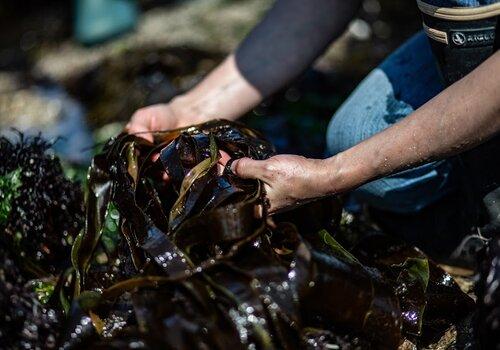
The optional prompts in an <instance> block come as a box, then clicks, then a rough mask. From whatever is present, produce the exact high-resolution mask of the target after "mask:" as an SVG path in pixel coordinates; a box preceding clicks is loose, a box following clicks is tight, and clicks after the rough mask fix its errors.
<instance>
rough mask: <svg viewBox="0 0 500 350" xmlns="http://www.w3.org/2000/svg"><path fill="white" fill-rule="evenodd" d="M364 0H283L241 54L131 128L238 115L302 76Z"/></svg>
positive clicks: (139, 116) (142, 114)
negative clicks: (361, 0)
mask: <svg viewBox="0 0 500 350" xmlns="http://www.w3.org/2000/svg"><path fill="white" fill-rule="evenodd" d="M359 3H360V0H350V1H345V0H307V1H304V0H277V1H276V3H275V4H274V6H273V7H272V8H271V10H270V11H269V12H268V14H267V15H266V17H265V18H264V19H263V20H262V22H261V23H260V24H259V25H258V26H257V27H256V28H255V29H254V30H253V31H252V32H251V33H250V34H249V35H248V36H247V38H246V39H245V40H244V41H243V42H242V44H241V45H240V47H239V48H238V49H237V50H236V52H235V53H233V54H231V55H230V56H229V57H227V58H226V60H225V61H224V62H223V63H222V64H221V65H219V66H218V67H217V68H215V69H214V71H213V72H211V73H210V74H209V75H208V76H207V77H206V78H205V79H204V80H203V81H202V82H200V83H199V84H198V85H197V86H195V87H194V88H193V89H191V90H190V91H188V92H186V93H185V94H183V95H180V96H178V97H176V98H174V99H173V100H172V101H171V102H170V103H167V104H160V105H154V106H150V107H146V108H142V109H140V110H138V111H137V112H136V113H135V114H134V115H133V116H132V118H131V120H130V122H129V123H128V125H127V126H126V130H127V131H128V132H130V133H138V132H146V133H145V134H143V136H144V137H145V138H148V137H149V138H150V136H148V134H147V132H148V131H154V130H166V129H175V128H178V127H182V126H187V125H192V124H197V123H201V122H204V121H207V120H210V119H214V118H218V119H229V120H235V119H237V118H239V117H240V116H241V115H243V114H245V113H246V112H248V111H249V110H251V109H252V108H254V107H255V106H257V105H258V104H259V103H260V102H261V101H262V100H263V99H264V98H266V97H268V96H270V95H271V94H273V93H275V92H276V91H278V90H279V89H281V88H283V87H284V86H286V85H287V84H288V83H290V82H291V81H292V80H293V79H295V78H296V77H297V76H298V75H300V74H301V73H302V72H303V71H304V70H305V69H306V68H307V67H309V66H310V65H311V64H312V62H313V61H314V60H315V59H316V58H317V57H318V56H319V55H320V54H321V53H323V51H324V50H325V48H326V47H327V46H328V45H329V44H330V43H331V42H332V41H333V40H335V39H336V38H337V37H339V36H340V35H341V34H342V32H343V31H344V30H345V28H346V27H347V24H348V23H349V21H350V20H351V19H352V18H353V16H354V14H355V13H356V11H357V8H358V6H359Z"/></svg>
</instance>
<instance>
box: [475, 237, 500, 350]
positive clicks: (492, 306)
mask: <svg viewBox="0 0 500 350" xmlns="http://www.w3.org/2000/svg"><path fill="white" fill-rule="evenodd" d="M479 260H480V261H481V264H480V266H479V269H480V280H479V283H478V284H477V297H478V304H479V315H478V322H477V333H478V335H479V341H480V343H481V346H482V347H483V348H484V349H498V348H499V347H500V334H499V328H500V285H499V281H500V237H499V236H495V237H493V238H492V239H491V240H490V242H489V243H488V245H487V246H486V248H485V249H484V250H483V251H482V252H481V258H480V259H479Z"/></svg>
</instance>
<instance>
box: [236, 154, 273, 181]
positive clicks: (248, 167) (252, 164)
mask: <svg viewBox="0 0 500 350" xmlns="http://www.w3.org/2000/svg"><path fill="white" fill-rule="evenodd" d="M231 170H232V172H233V173H234V174H235V175H237V176H239V177H241V178H243V179H262V178H263V174H264V170H265V161H264V160H254V159H251V158H241V159H237V160H235V161H234V162H233V164H231Z"/></svg>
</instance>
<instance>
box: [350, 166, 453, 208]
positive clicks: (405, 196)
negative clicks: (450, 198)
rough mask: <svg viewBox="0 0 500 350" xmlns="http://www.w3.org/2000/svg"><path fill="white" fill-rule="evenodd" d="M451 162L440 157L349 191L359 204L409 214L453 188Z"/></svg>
mask: <svg viewBox="0 0 500 350" xmlns="http://www.w3.org/2000/svg"><path fill="white" fill-rule="evenodd" d="M452 172H453V165H452V163H451V162H450V161H447V160H443V161H437V162H432V163H427V164H424V165H421V166H419V167H416V168H413V169H409V170H405V171H403V172H400V173H397V174H394V175H392V176H388V177H385V178H382V179H378V180H375V181H373V182H370V183H368V184H366V185H364V186H362V187H360V188H358V189H356V190H355V191H354V192H353V194H354V197H355V198H356V199H357V200H358V201H359V202H362V203H365V204H368V205H370V206H372V207H374V208H378V209H382V210H388V211H392V212H397V213H412V212H416V211H419V210H421V209H422V208H425V207H426V206H428V205H430V204H431V203H433V202H435V201H437V200H439V199H440V198H442V197H444V196H445V195H446V194H448V193H450V192H451V191H452V190H453V189H454V188H455V185H456V184H455V182H454V181H453V178H452Z"/></svg>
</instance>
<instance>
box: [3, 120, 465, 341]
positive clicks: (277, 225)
mask: <svg viewBox="0 0 500 350" xmlns="http://www.w3.org/2000/svg"><path fill="white" fill-rule="evenodd" d="M140 136H141V135H127V134H122V135H119V136H117V137H116V138H114V139H112V140H110V141H109V142H108V143H107V144H106V145H105V146H104V149H103V151H102V152H101V153H100V154H98V155H97V156H95V157H94V159H93V162H92V165H91V167H90V169H89V174H88V183H87V192H86V214H85V215H86V217H85V227H84V229H83V230H82V231H81V232H80V234H79V235H78V236H77V237H76V238H75V240H74V243H73V245H72V251H71V256H70V260H71V267H69V268H60V269H59V270H55V272H54V273H52V274H51V275H50V277H51V278H52V281H54V282H53V283H52V284H51V288H50V289H49V290H47V291H46V293H45V294H43V293H42V292H43V291H44V289H43V285H39V287H38V290H39V295H45V296H46V298H45V299H46V300H44V301H45V302H46V303H47V304H46V305H48V306H50V307H53V308H54V309H55V310H56V313H55V314H54V316H55V317H56V318H55V323H57V327H56V326H54V329H57V333H56V335H55V336H57V339H56V340H54V342H53V343H51V345H53V344H57V346H58V347H61V348H66V349H85V348H89V347H93V348H96V349H123V348H133V349H141V348H142V349H158V348H162V349H163V348H164V349H226V348H230V347H232V348H234V349H302V348H310V349H317V348H325V349H327V348H342V349H368V348H375V349H395V348H397V347H398V346H399V345H400V344H401V342H402V341H403V339H405V338H406V339H410V340H411V341H412V342H414V343H417V344H420V343H421V344H425V343H426V342H427V341H428V340H429V339H428V337H429V335H430V336H431V337H434V335H435V334H436V332H440V331H441V332H442V331H443V330H444V329H445V328H446V327H448V326H449V325H450V324H452V323H453V322H455V321H456V320H457V319H459V318H461V317H462V316H464V315H466V314H467V313H468V312H469V310H470V307H471V306H472V305H473V304H472V301H471V299H470V298H469V297H468V296H466V295H465V294H463V293H462V292H461V291H460V289H459V288H458V287H457V286H456V285H455V284H454V283H453V281H452V279H451V277H450V276H449V275H447V274H446V273H445V272H444V271H442V270H441V269H440V268H439V267H438V266H437V265H435V264H434V263H433V262H432V261H430V260H429V259H428V258H427V257H426V256H425V255H424V254H423V253H422V252H420V251H418V250H417V249H415V248H412V247H408V246H406V245H404V244H401V243H399V242H394V241H391V240H388V239H387V238H383V237H369V238H367V239H364V240H362V241H361V242H359V243H358V244H357V245H356V246H355V247H354V248H353V249H352V250H349V251H348V250H346V249H344V248H343V247H342V246H341V245H340V244H339V243H338V242H337V241H336V240H335V238H334V236H332V235H331V233H335V229H336V228H335V223H338V221H339V217H338V214H339V213H340V209H341V208H340V205H339V202H338V201H337V200H335V199H332V200H325V201H323V202H322V203H311V204H309V205H308V206H305V207H302V208H298V209H296V210H295V211H293V212H291V213H287V214H286V215H281V216H277V217H275V218H273V219H271V218H269V217H268V215H267V213H266V203H265V193H264V190H263V185H262V183H260V182H259V181H255V180H245V179H241V178H238V177H236V176H235V175H234V174H233V173H232V172H231V170H230V163H231V160H230V161H229V163H228V164H225V165H224V164H221V163H222V161H221V158H222V154H224V155H228V157H229V158H230V159H237V158H241V157H252V158H255V159H265V158H268V157H270V156H272V155H273V154H274V149H273V147H272V145H271V144H269V143H268V142H267V141H265V140H264V138H263V137H262V135H260V134H259V133H258V132H256V131H254V130H252V129H249V128H247V127H245V126H243V125H241V124H237V123H232V122H227V121H212V122H208V123H205V124H201V125H196V126H192V127H188V128H183V129H179V130H173V131H165V132H156V133H153V134H152V136H153V139H154V141H153V142H149V141H146V140H145V139H143V138H141V137H140ZM225 157H226V156H225ZM226 158H227V157H226ZM332 222H333V224H332ZM68 255H69V254H68ZM62 260H63V259H62ZM41 282H43V281H41ZM457 305H460V307H459V308H458V307H457ZM51 315H53V314H52V313H51ZM48 329H51V328H50V327H48ZM2 331H3V330H2ZM51 339H53V338H51ZM12 347H15V346H14V345H13V346H12Z"/></svg>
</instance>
